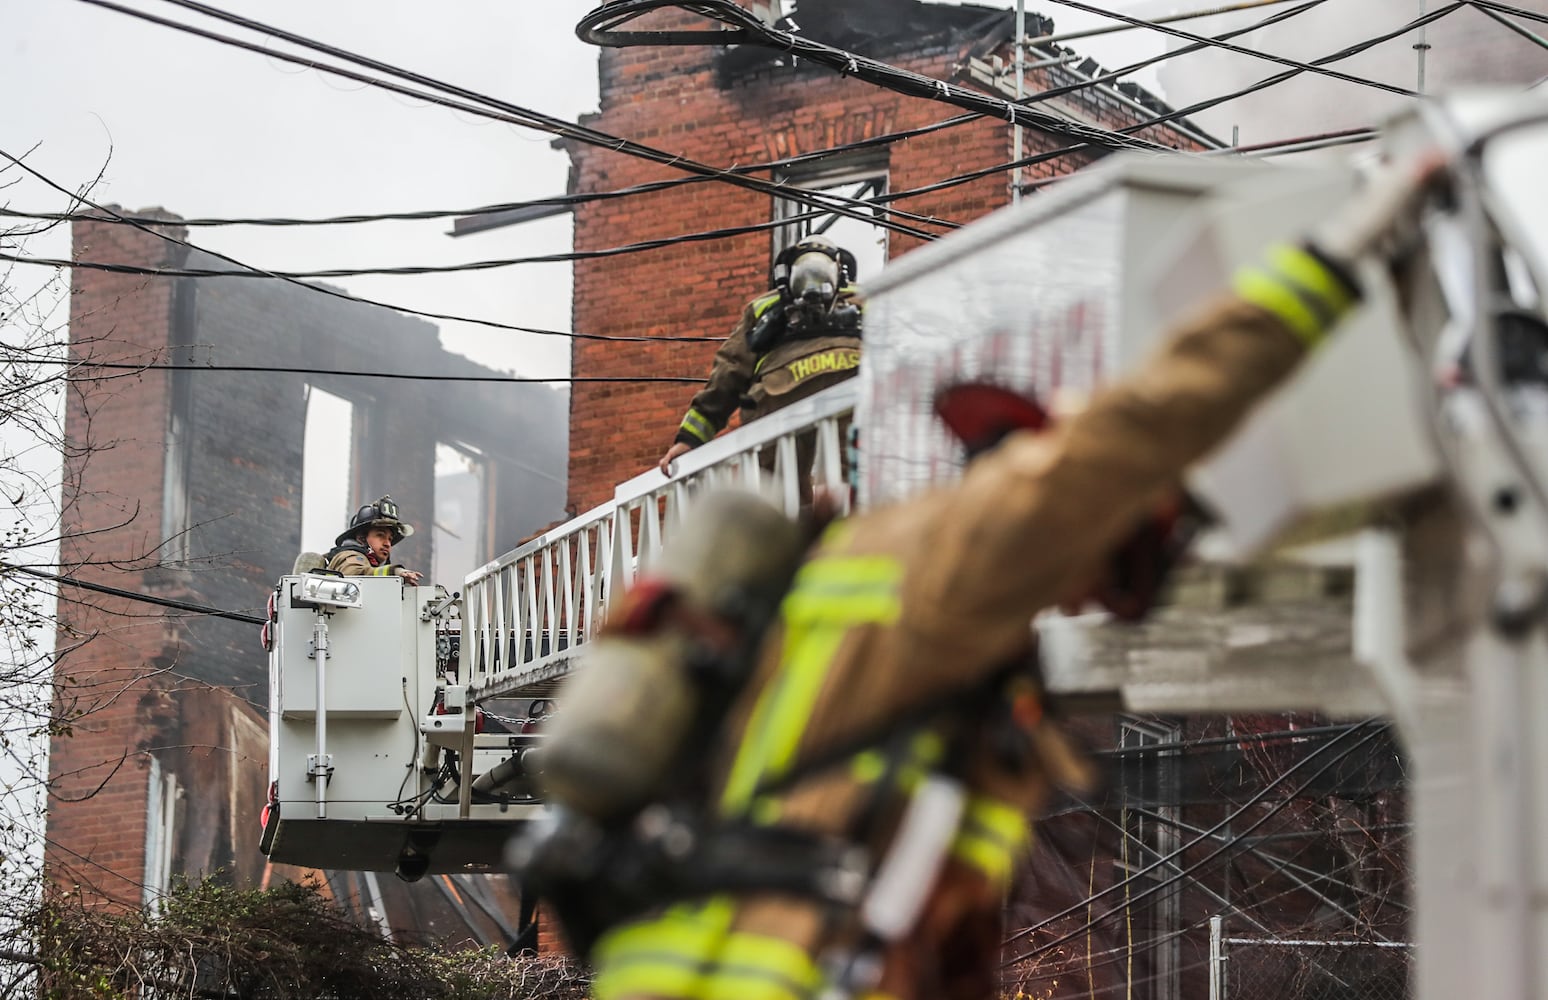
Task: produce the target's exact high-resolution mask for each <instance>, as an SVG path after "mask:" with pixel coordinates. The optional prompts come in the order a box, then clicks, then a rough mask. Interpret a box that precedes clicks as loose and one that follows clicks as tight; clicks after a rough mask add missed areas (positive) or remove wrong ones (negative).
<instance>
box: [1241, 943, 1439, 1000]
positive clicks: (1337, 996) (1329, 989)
mask: <svg viewBox="0 0 1548 1000" xmlns="http://www.w3.org/2000/svg"><path fill="white" fill-rule="evenodd" d="M1412 965H1413V949H1412V947H1411V946H1410V945H1408V944H1406V943H1396V942H1384V941H1383V942H1374V941H1323V940H1274V939H1268V938H1251V937H1225V938H1221V939H1220V943H1219V948H1218V952H1217V953H1216V954H1213V955H1212V956H1211V973H1212V976H1211V978H1212V982H1211V990H1210V1000H1346V998H1347V1000H1409V997H1410V996H1411V995H1412V989H1411V987H1410V985H1409V984H1410V981H1411V973H1412V968H1411V967H1412Z"/></svg>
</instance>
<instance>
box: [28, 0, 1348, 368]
mask: <svg viewBox="0 0 1548 1000" xmlns="http://www.w3.org/2000/svg"><path fill="white" fill-rule="evenodd" d="M1324 2H1326V0H1310V2H1308V3H1304V4H1302V5H1300V6H1298V7H1297V8H1295V9H1293V10H1289V11H1283V12H1279V13H1276V14H1274V15H1272V16H1270V17H1268V18H1265V19H1263V20H1260V21H1257V22H1255V23H1253V24H1250V25H1247V26H1244V27H1241V28H1236V29H1233V30H1230V31H1226V32H1223V33H1221V34H1219V35H1215V36H1212V37H1211V38H1210V39H1208V41H1221V40H1225V39H1228V38H1234V37H1237V36H1239V35H1242V34H1246V33H1249V32H1252V31H1256V30H1258V29H1259V28H1261V27H1264V26H1267V25H1270V24H1274V23H1277V22H1280V21H1283V20H1287V19H1289V18H1291V17H1294V16H1296V15H1298V14H1301V13H1304V12H1305V11H1307V10H1310V9H1311V8H1313V7H1316V6H1318V5H1320V4H1322V3H1324ZM1127 27H1129V26H1126V28H1127ZM1206 47H1207V43H1198V44H1192V45H1186V46H1183V47H1182V48H1180V49H1177V50H1175V51H1173V52H1168V53H1163V54H1161V55H1158V56H1153V57H1151V58H1148V59H1144V60H1141V61H1139V62H1136V63H1132V64H1130V65H1128V66H1125V67H1122V68H1120V69H1117V70H1114V71H1112V72H1109V73H1106V74H1103V75H1102V76H1099V77H1094V78H1091V79H1089V80H1083V81H1078V82H1076V83H1072V84H1067V85H1063V86H1059V87H1054V88H1050V89H1048V90H1044V91H1040V92H1038V93H1036V94H1031V95H1028V96H1027V97H1025V98H1024V102H1026V103H1035V102H1039V101H1044V100H1050V99H1053V98H1056V97H1060V96H1064V95H1067V94H1070V93H1074V92H1077V91H1080V90H1085V89H1089V88H1091V87H1094V86H1102V85H1105V84H1108V83H1111V82H1114V81H1116V80H1118V79H1120V78H1122V77H1124V76H1127V75H1129V74H1131V73H1133V72H1135V71H1137V70H1139V69H1142V68H1144V67H1146V66H1150V65H1153V64H1155V63H1157V62H1163V61H1166V60H1169V59H1172V58H1175V57H1177V56H1181V55H1186V54H1190V53H1192V52H1197V51H1199V50H1201V49H1203V48H1206ZM982 117H984V116H983V115H981V114H977V113H971V114H966V115H959V116H956V117H953V118H948V119H944V120H942V121H938V122H933V123H931V124H929V125H923V126H919V127H916V128H913V129H905V130H900V131H897V132H892V133H887V134H885V135H880V136H875V137H872V138H870V139H864V140H858V141H856V142H852V143H847V144H843V145H839V146H833V147H828V148H826V149H822V150H814V151H812V152H810V153H803V154H799V155H796V156H790V157H784V158H781V159H777V160H769V161H764V162H760V163H754V164H746V165H742V166H736V167H731V168H728V169H729V170H730V171H732V172H736V173H749V172H755V171H762V170H779V169H783V168H786V167H790V166H797V165H801V164H804V163H809V162H816V161H820V160H822V159H826V158H830V157H834V156H842V155H844V154H846V153H849V152H853V151H858V150H862V149H867V148H875V147H878V146H884V145H890V144H891V143H894V142H897V141H901V140H906V139H911V138H916V137H919V136H921V135H925V134H929V133H932V132H936V131H940V130H944V129H946V128H951V127H955V126H958V125H962V124H966V123H968V122H971V121H976V120H978V119H980V118H982ZM1163 124H1164V122H1163ZM1147 127H1148V123H1147ZM1088 148H1091V147H1090V146H1089V144H1081V145H1076V146H1070V147H1063V148H1061V149H1059V150H1055V151H1052V152H1051V153H1043V154H1037V155H1038V157H1039V159H1037V160H1035V161H1033V162H1042V161H1043V160H1044V159H1052V158H1056V157H1058V156H1062V155H1064V154H1065V153H1069V152H1077V151H1081V150H1084V149H1088ZM1254 148H1259V147H1254ZM1263 148H1267V147H1266V144H1265V147H1263ZM1012 167H1013V164H1004V165H997V166H995V167H992V168H989V169H988V170H985V171H979V172H975V173H973V174H965V175H959V178H952V179H948V180H947V181H944V182H939V183H937V184H931V185H925V186H922V187H919V188H914V189H909V190H904V191H898V192H892V193H890V194H886V195H883V196H881V197H879V198H877V199H875V200H874V203H875V204H878V205H889V204H892V203H895V202H898V201H901V200H903V199H906V198H910V197H914V196H917V195H919V194H924V193H929V192H933V191H936V190H940V189H942V188H943V187H948V186H952V185H953V184H955V183H960V182H963V181H965V180H975V179H978V178H979V177H982V176H987V175H989V174H992V173H995V172H1000V171H1004V170H1009V169H1012ZM711 179H713V178H708V177H703V176H689V177H680V178H672V179H668V180H663V181H653V182H649V183H645V184H638V185H632V186H629V187H625V188H619V189H615V190H612V191H601V192H588V193H578V194H571V195H558V196H552V197H547V198H538V199H531V200H528V201H518V202H507V203H504V204H498V205H489V206H483V207H479V208H469V209H428V210H420V211H403V212H380V213H371V214H353V215H336V216H324V217H320V218H295V217H245V218H243V217H224V218H189V219H179V220H177V225H180V226H186V227H190V228H200V227H212V226H240V225H252V226H276V227H280V226H326V225H345V224H354V223H367V222H380V221H410V220H425V219H437V218H447V217H453V216H462V217H468V216H479V215H497V214H504V213H512V212H519V211H522V210H527V209H533V208H541V207H551V206H564V205H578V204H585V203H588V202H593V201H599V200H605V199H613V198H626V197H634V196H638V195H642V194H647V193H654V192H658V191H662V190H667V189H670V188H674V187H679V186H682V185H686V184H697V183H702V182H704V181H706V180H711ZM867 203H870V202H867ZM0 216H10V217H14V218H28V219H38V220H44V221H74V220H77V219H85V220H92V221H106V222H119V221H123V222H127V223H130V224H133V223H136V222H138V223H144V224H149V225H166V224H167V222H168V220H166V219H164V218H159V217H156V216H140V215H135V214H133V213H113V215H112V216H103V215H93V214H90V213H81V212H24V211H18V210H14V209H8V208H0ZM809 217H810V216H805V215H803V216H798V217H795V218H793V219H786V220H782V221H781V222H779V223H770V224H764V225H766V226H768V227H769V228H773V227H774V226H777V225H780V224H786V223H789V222H792V221H799V220H800V219H801V218H809ZM915 218H924V217H919V216H915ZM925 221H931V222H934V223H936V224H939V225H943V226H950V227H955V225H956V224H955V223H949V222H946V221H944V220H938V219H925ZM745 231H751V227H748V228H747V229H746V230H745ZM717 232H719V233H721V234H724V235H734V234H735V232H736V231H731V230H721V231H717ZM703 238H713V237H712V236H708V235H706V236H704V237H703ZM660 242H661V243H662V244H664V245H666V244H668V241H667V240H662V241H660ZM655 245H656V241H649V242H648V243H646V244H644V245H642V247H641V248H642V249H651V248H653V247H654V246H655ZM586 252H589V253H596V254H602V253H613V252H623V251H621V250H620V248H612V249H611V250H607V251H582V253H586ZM564 259H574V258H566V257H564V256H560V255H554V256H553V257H552V258H513V259H511V261H510V262H511V263H518V262H546V261H548V260H555V261H557V260H564ZM500 263H501V262H494V261H491V262H484V263H483V266H500ZM447 269H448V270H450V269H451V268H447ZM469 269H473V268H469ZM341 273H343V274H352V273H362V272H360V271H350V270H345V271H342V272H341ZM320 276H321V273H320ZM329 276H338V275H337V274H333V275H329ZM655 339H660V338H655ZM715 339H720V338H715Z"/></svg>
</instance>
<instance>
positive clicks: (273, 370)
mask: <svg viewBox="0 0 1548 1000" xmlns="http://www.w3.org/2000/svg"><path fill="white" fill-rule="evenodd" d="M31 363H32V364H39V365H60V366H65V367H69V368H77V369H79V368H102V369H106V370H108V371H130V372H138V371H171V372H259V373H266V374H277V375H336V376H340V377H344V378H368V379H373V380H374V379H396V380H401V381H409V382H510V383H523V384H526V383H547V384H569V383H573V382H624V383H628V382H675V383H679V384H681V383H693V382H703V381H704V378H703V376H692V377H690V376H676V375H630V376H624V375H618V376H613V375H571V376H567V377H557V376H556V377H554V378H538V377H535V376H526V375H425V374H420V373H418V372H375V371H369V372H363V371H359V370H354V369H348V368H303V367H286V366H284V365H220V364H208V365H195V364H181V365H180V364H167V363H164V362H147V363H145V364H129V363H122V362H106V361H64V360H59V361H34V362H31ZM72 381H77V382H79V381H91V379H90V378H89V377H87V378H85V379H82V378H74V379H72Z"/></svg>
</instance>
